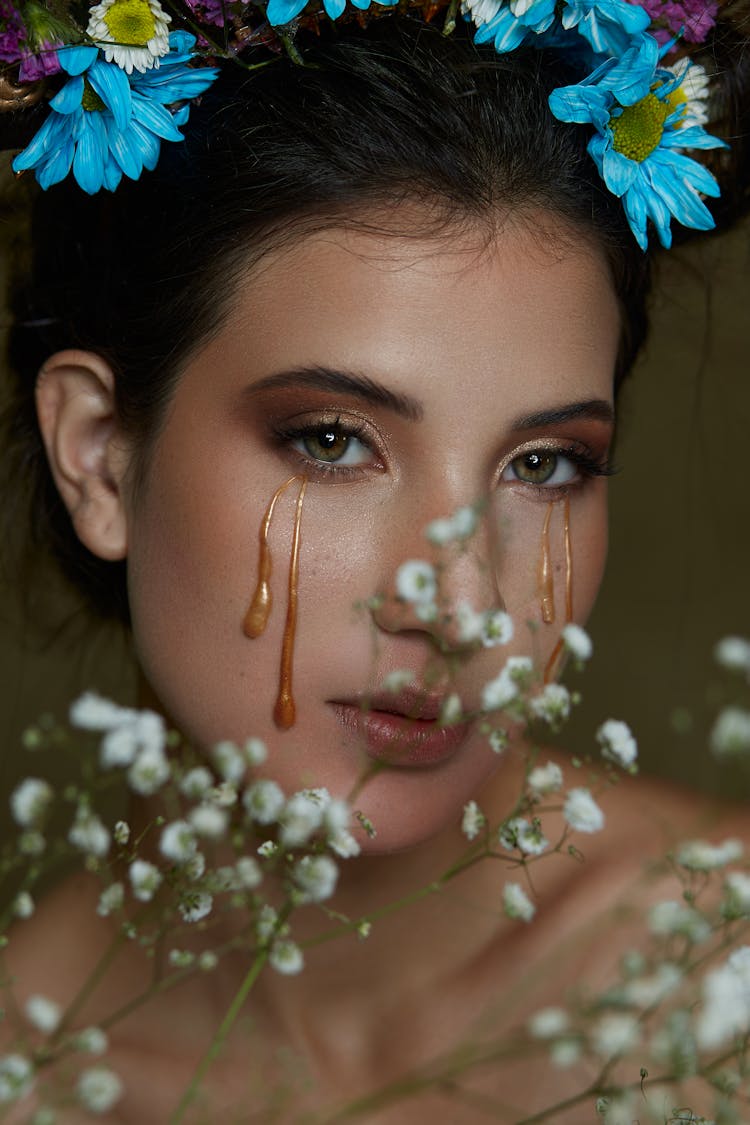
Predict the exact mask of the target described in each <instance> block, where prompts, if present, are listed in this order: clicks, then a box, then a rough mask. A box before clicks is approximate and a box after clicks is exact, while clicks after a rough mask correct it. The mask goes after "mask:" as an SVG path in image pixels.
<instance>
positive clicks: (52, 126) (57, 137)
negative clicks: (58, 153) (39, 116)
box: [13, 113, 71, 172]
mask: <svg viewBox="0 0 750 1125" xmlns="http://www.w3.org/2000/svg"><path fill="white" fill-rule="evenodd" d="M70 137H71V127H70V122H69V119H68V118H67V117H60V116H59V114H56V113H51V114H50V115H49V117H47V118H46V120H45V121H44V122H43V123H42V125H41V127H40V129H39V130H38V132H36V133H35V134H34V136H33V137H32V139H31V140H30V141H29V143H28V145H27V146H26V148H25V149H24V150H23V152H19V154H18V156H16V157H15V158H14V160H13V171H14V172H26V171H27V170H28V169H29V168H33V167H34V166H35V165H36V164H38V163H39V162H40V161H41V160H44V159H45V157H47V156H49V154H50V153H51V152H54V151H55V149H56V148H57V147H58V146H59V145H64V144H65V143H66V142H67V140H68V139H70Z"/></svg>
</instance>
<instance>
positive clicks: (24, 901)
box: [13, 891, 35, 918]
mask: <svg viewBox="0 0 750 1125" xmlns="http://www.w3.org/2000/svg"><path fill="white" fill-rule="evenodd" d="M34 909H35V906H34V900H33V898H32V897H31V895H30V894H29V892H28V891H19V892H18V894H17V895H16V897H15V898H14V899H13V913H14V914H15V916H16V918H30V917H31V915H32V914H33V913H34Z"/></svg>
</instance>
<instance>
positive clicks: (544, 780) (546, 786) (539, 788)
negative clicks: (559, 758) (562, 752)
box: [526, 762, 563, 797]
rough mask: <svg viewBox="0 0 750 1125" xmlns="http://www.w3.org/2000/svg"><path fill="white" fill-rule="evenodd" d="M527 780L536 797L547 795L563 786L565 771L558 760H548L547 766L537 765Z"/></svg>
mask: <svg viewBox="0 0 750 1125" xmlns="http://www.w3.org/2000/svg"><path fill="white" fill-rule="evenodd" d="M526 782H527V784H528V787H529V789H530V790H531V792H532V794H533V795H534V796H535V797H546V796H547V794H548V793H556V792H557V791H558V790H559V789H561V788H562V783H563V772H562V770H561V769H560V767H559V766H558V765H557V763H556V762H547V764H546V766H535V768H534V769H533V770H532V771H531V773H530V774H529V776H528V778H527V779H526Z"/></svg>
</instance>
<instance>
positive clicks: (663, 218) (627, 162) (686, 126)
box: [549, 35, 727, 250]
mask: <svg viewBox="0 0 750 1125" xmlns="http://www.w3.org/2000/svg"><path fill="white" fill-rule="evenodd" d="M670 45H671V44H668V45H667V49H668V47H669V46H670ZM662 53H663V51H662ZM659 56H660V51H659V45H658V43H657V42H656V40H655V39H653V38H652V36H650V35H643V36H641V37H640V39H639V40H638V41H637V42H635V43H634V45H633V46H632V47H630V48H629V49H628V50H627V51H626V52H625V54H624V55H623V56H622V58H621V59H619V60H617V59H609V60H607V62H605V63H603V64H602V65H601V66H600V67H598V68H597V70H595V71H594V73H593V74H590V75H589V76H588V78H585V79H584V80H583V82H580V83H578V85H575V86H562V87H560V88H559V89H557V90H554V91H553V93H552V94H551V95H550V98H549V104H550V109H551V110H552V113H553V114H554V116H555V117H557V118H558V119H559V120H560V121H572V122H576V123H578V124H591V125H593V126H594V129H595V130H596V131H595V133H594V136H593V137H592V138H591V140H590V141H589V144H588V151H589V153H590V155H591V156H592V158H593V160H594V161H595V163H596V166H597V168H598V169H599V174H600V175H601V177H602V179H603V180H604V182H605V184H606V185H607V187H608V189H609V190H610V191H611V192H612V193H613V194H614V195H617V196H619V197H620V198H622V201H623V205H624V207H625V213H626V215H627V218H628V223H629V224H630V228H631V230H632V231H633V234H634V235H635V237H636V239H637V241H638V245H639V246H640V247H641V248H642V249H643V250H645V249H646V247H647V245H648V235H647V230H646V228H647V223H648V220H649V219H650V220H651V221H652V222H653V224H654V226H655V227H656V231H657V234H658V236H659V240H660V242H661V244H662V246H665V247H669V246H671V244H672V231H671V227H670V223H671V220H672V219H676V221H677V222H678V223H681V224H682V225H683V226H685V227H690V228H692V229H693V230H711V229H712V227H713V226H714V220H713V217H712V215H711V212H710V211H709V210H708V208H707V207H706V205H705V203H704V202H703V200H702V199H701V196H709V197H713V198H716V197H717V196H718V195H719V186H718V184H717V183H716V180H715V179H714V177H713V176H712V175H711V173H710V172H709V171H708V169H707V168H704V167H703V165H701V164H699V163H698V162H697V161H696V160H693V159H692V158H691V157H689V156H686V155H685V153H684V151H683V150H684V149H709V148H726V147H727V146H726V145H725V143H724V141H722V140H719V138H718V137H712V136H711V135H710V134H709V133H707V132H706V131H705V130H704V129H703V127H702V126H701V125H699V124H697V123H696V122H695V121H692V120H688V119H687V116H686V109H687V102H686V99H685V98H684V96H683V95H682V93H681V91H680V85H681V83H682V81H683V79H684V77H685V73H686V71H685V70H684V69H683V70H681V71H680V72H678V73H675V72H673V71H671V70H666V69H663V68H661V67H659V65H658V63H659Z"/></svg>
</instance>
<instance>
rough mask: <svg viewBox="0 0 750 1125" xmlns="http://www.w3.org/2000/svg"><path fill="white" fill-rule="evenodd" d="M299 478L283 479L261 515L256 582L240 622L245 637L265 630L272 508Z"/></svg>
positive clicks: (268, 602)
mask: <svg viewBox="0 0 750 1125" xmlns="http://www.w3.org/2000/svg"><path fill="white" fill-rule="evenodd" d="M299 479H300V478H299V477H290V478H289V480H285V481H284V483H283V484H281V485H279V487H278V488H277V489H276V491H275V492H274V494H273V496H272V497H271V501H270V503H269V505H268V507H267V508H266V514H265V516H264V517H263V522H262V523H261V525H260V531H259V532H258V539H259V541H260V550H259V555H258V583H257V585H256V587H255V593H254V594H253V600H252V601H251V602H250V608H249V609H248V611H247V613H246V614H245V620H244V621H243V623H242V630H243V632H244V634H245V636H246V637H252V638H253V639H254V638H255V637H259V636H260V635H261V633H263V632H265V628H266V625H267V624H268V618H269V616H270V613H271V605H272V602H273V599H272V597H271V586H270V581H271V548H270V547H269V546H268V531H269V528H270V527H271V519H272V518H273V510H274V508H275V507H276V501H277V500H278V498H279V497H280V496H281V494H282V492H284V490H285V489H287V488H288V487H289V485H290V484H292V482H293V481H295V480H299Z"/></svg>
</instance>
